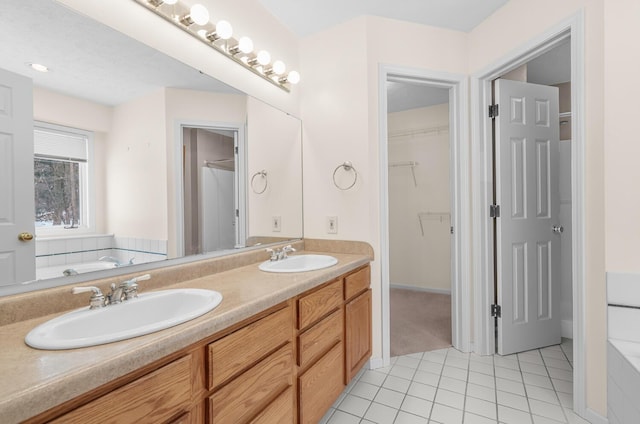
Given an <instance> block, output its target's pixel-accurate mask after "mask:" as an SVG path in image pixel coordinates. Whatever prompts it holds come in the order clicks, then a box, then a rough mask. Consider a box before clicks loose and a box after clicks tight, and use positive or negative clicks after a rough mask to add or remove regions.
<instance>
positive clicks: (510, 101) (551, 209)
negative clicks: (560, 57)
mask: <svg viewBox="0 0 640 424" xmlns="http://www.w3.org/2000/svg"><path fill="white" fill-rule="evenodd" d="M495 96H496V99H498V105H499V114H498V117H497V118H496V197H497V203H498V205H500V217H499V218H497V220H496V222H497V228H496V229H497V234H496V241H497V252H496V256H497V273H498V305H500V306H501V318H499V319H498V353H499V354H501V355H507V354H510V353H514V352H521V351H525V350H529V349H535V348H539V347H543V346H549V345H553V344H558V343H560V339H561V333H560V308H559V307H560V236H561V234H560V232H559V230H558V229H556V230H555V231H554V228H557V227H556V226H559V225H560V223H559V222H558V220H559V214H560V194H559V187H558V153H559V151H558V143H559V122H558V89H557V88H556V87H549V86H542V85H536V84H528V83H523V82H519V81H509V80H498V81H496V84H495Z"/></svg>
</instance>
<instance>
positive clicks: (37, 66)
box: [29, 63, 49, 72]
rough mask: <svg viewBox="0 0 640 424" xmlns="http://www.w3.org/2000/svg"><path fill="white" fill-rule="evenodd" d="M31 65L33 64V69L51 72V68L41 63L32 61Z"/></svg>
mask: <svg viewBox="0 0 640 424" xmlns="http://www.w3.org/2000/svg"><path fill="white" fill-rule="evenodd" d="M29 66H31V69H33V70H35V71H38V72H49V68H48V67H46V66H44V65H41V64H39V63H30V64H29Z"/></svg>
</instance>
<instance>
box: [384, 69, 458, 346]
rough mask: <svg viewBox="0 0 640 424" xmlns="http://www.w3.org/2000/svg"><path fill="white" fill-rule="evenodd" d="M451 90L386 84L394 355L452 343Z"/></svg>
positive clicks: (393, 81) (395, 82) (405, 83)
mask: <svg viewBox="0 0 640 424" xmlns="http://www.w3.org/2000/svg"><path fill="white" fill-rule="evenodd" d="M449 91H450V89H449V88H443V87H434V86H430V85H426V84H424V83H421V82H412V81H406V80H397V79H393V78H390V79H388V80H387V113H388V114H387V140H388V143H387V156H388V204H389V299H390V337H391V343H390V349H391V356H392V357H394V356H400V355H406V354H411V353H418V352H425V351H431V350H436V349H442V348H447V347H450V346H451V345H452V337H451V330H452V326H451V281H452V266H451V264H452V262H451V246H452V244H451V234H452V224H451V179H450V175H451V166H450V158H451V155H450V151H451V140H450V133H449V117H450V108H449Z"/></svg>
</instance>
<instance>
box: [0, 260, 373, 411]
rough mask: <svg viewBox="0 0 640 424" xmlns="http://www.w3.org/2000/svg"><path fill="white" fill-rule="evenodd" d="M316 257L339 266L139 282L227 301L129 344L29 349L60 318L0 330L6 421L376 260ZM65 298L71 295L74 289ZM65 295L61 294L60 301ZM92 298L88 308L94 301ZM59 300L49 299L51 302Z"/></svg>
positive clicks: (248, 269)
mask: <svg viewBox="0 0 640 424" xmlns="http://www.w3.org/2000/svg"><path fill="white" fill-rule="evenodd" d="M323 250H324V249H323ZM338 250H342V251H344V249H338ZM304 253H315V252H304ZM318 253H323V254H330V255H331V256H334V257H335V258H337V259H338V263H337V264H336V265H334V266H332V267H330V268H325V269H321V270H317V271H309V272H300V273H269V272H263V271H260V270H259V269H258V265H259V263H260V262H257V263H252V264H250V265H244V266H240V267H238V268H233V269H229V270H226V271H222V272H217V273H212V274H208V275H204V276H200V277H198V278H194V279H190V280H188V281H182V282H180V283H176V284H169V285H164V286H162V287H158V286H155V285H154V284H153V278H154V271H150V272H149V273H150V274H151V277H152V279H151V280H150V281H145V282H143V283H140V292H141V293H145V292H149V291H153V290H156V289H169V288H199V289H210V290H216V291H218V292H220V293H221V294H222V296H223V300H222V303H221V304H220V305H219V306H218V307H217V308H215V309H214V310H212V311H210V312H208V313H206V314H205V315H203V316H201V317H199V318H196V319H193V320H191V321H188V322H186V323H183V324H179V325H177V326H175V327H171V328H168V329H166V330H162V331H159V332H156V333H152V334H148V335H145V336H140V337H135V338H132V339H129V340H124V341H120V342H115V343H109V344H105V345H100V346H94V347H87V348H79V349H70V350H59V351H50V350H38V349H33V348H30V347H29V346H27V345H26V344H25V342H24V338H25V336H26V334H27V333H28V332H29V331H30V330H31V329H33V328H34V327H35V326H37V325H39V324H41V323H43V322H45V321H48V320H49V319H51V318H53V317H55V316H57V315H60V314H61V313H62V312H58V313H56V314H50V315H46V316H39V317H36V318H31V319H26V320H21V321H17V322H13V323H8V324H5V325H2V326H0V340H1V346H2V347H1V348H0V417H2V422H3V423H14V422H20V421H22V420H25V419H27V418H30V417H33V416H35V415H38V414H40V413H42V412H44V411H46V410H48V409H50V408H52V407H54V406H56V405H59V404H61V403H64V402H66V401H68V400H71V399H73V398H75V397H77V396H79V395H82V394H83V393H86V392H89V391H91V390H93V389H95V388H97V387H100V386H101V385H103V384H105V383H108V382H110V381H112V380H115V379H117V378H119V377H122V376H124V375H126V374H128V373H130V372H133V371H135V370H137V369H139V368H141V367H144V366H146V365H149V364H151V363H153V362H154V361H157V360H159V359H162V358H164V357H166V356H168V355H171V354H172V353H175V352H177V351H179V350H181V349H183V348H186V347H188V346H190V345H193V344H194V343H197V342H198V341H200V340H202V339H205V338H207V337H209V336H211V335H212V334H214V333H217V332H219V331H221V330H224V329H225V328H228V327H230V326H231V325H233V324H236V323H238V322H241V321H243V320H244V319H247V318H249V317H251V316H253V315H255V314H257V313H259V312H261V311H264V310H266V309H268V308H270V307H272V306H275V305H277V304H279V303H281V302H284V301H286V300H287V299H290V298H292V297H295V296H297V295H298V294H300V293H303V292H305V291H307V290H309V289H312V288H314V287H316V286H318V285H320V284H322V283H325V282H327V281H330V280H331V279H333V278H336V277H339V276H340V275H343V274H345V273H348V272H350V271H352V270H355V269H356V268H358V267H360V266H363V265H366V264H368V263H369V262H370V261H371V260H372V257H371V255H370V254H365V253H364V252H358V253H334V252H327V251H322V252H318ZM254 255H255V254H254ZM219 260H221V261H224V260H225V258H220V259H219ZM227 260H228V259H227ZM145 283H148V284H145ZM82 285H90V284H89V283H84V284H82ZM65 292H66V293H68V296H73V295H72V294H71V293H70V290H69V289H67V290H65ZM61 294H62V293H60V292H59V291H58V293H57V295H61ZM86 297H87V299H85V300H86V301H87V302H88V295H87V296H86ZM56 300H57V299H49V301H50V302H54V301H56ZM1 306H2V305H0V307H1ZM0 313H3V312H0Z"/></svg>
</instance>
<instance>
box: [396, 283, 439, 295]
mask: <svg viewBox="0 0 640 424" xmlns="http://www.w3.org/2000/svg"><path fill="white" fill-rule="evenodd" d="M389 288H392V289H404V290H413V291H419V292H428V293H437V294H448V295H451V289H448V290H447V289H432V288H429V287H416V286H408V285H405V284H395V283H391V284H389Z"/></svg>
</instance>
